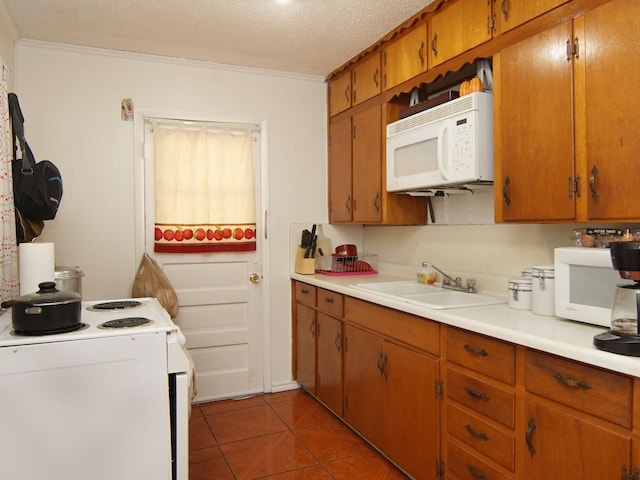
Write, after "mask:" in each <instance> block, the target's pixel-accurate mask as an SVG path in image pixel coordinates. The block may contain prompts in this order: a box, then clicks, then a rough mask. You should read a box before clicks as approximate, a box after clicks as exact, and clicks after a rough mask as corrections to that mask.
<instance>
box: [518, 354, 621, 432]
mask: <svg viewBox="0 0 640 480" xmlns="http://www.w3.org/2000/svg"><path fill="white" fill-rule="evenodd" d="M525 355H526V356H525V377H524V378H525V388H526V389H527V391H529V392H531V393H535V394H537V395H540V396H542V397H545V398H548V399H551V400H554V401H556V402H558V403H562V404H564V405H567V406H569V407H573V408H575V409H578V410H580V411H583V412H585V413H589V414H591V415H593V416H595V417H599V418H602V419H604V420H608V421H610V422H613V423H617V424H618V425H621V426H623V427H627V428H630V427H631V414H632V409H633V406H632V384H633V382H632V379H631V378H630V377H627V376H625V375H622V374H618V373H614V372H610V371H607V370H602V369H600V368H597V367H591V366H588V365H584V364H582V363H578V362H574V361H571V360H566V359H563V358H560V357H556V356H554V355H549V354H546V353H541V352H538V351H535V350H527V351H526V354H525Z"/></svg>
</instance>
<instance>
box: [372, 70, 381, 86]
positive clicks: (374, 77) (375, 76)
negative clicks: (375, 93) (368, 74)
mask: <svg viewBox="0 0 640 480" xmlns="http://www.w3.org/2000/svg"><path fill="white" fill-rule="evenodd" d="M379 75H380V71H379V70H378V69H377V68H376V71H375V72H373V83H375V85H376V88H377V87H379V86H380V85H379V83H378V76H379Z"/></svg>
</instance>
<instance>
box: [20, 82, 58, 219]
mask: <svg viewBox="0 0 640 480" xmlns="http://www.w3.org/2000/svg"><path fill="white" fill-rule="evenodd" d="M9 115H10V116H11V125H12V129H13V162H12V172H13V200H14V205H15V207H16V209H17V210H19V212H20V214H21V215H22V217H24V218H27V219H29V220H33V221H36V222H37V221H42V220H53V219H54V218H55V216H56V213H58V208H59V207H60V201H61V200H62V176H61V175H60V170H58V167H56V166H55V165H54V164H53V163H51V162H50V161H49V160H42V161H40V162H36V160H35V157H34V156H33V152H32V151H31V148H30V147H29V144H28V143H27V140H26V139H25V136H24V116H23V115H22V111H21V110H20V104H19V102H18V96H17V95H16V94H15V93H10V94H9ZM18 144H19V145H20V153H21V154H22V158H20V159H19V158H18V156H17V154H18Z"/></svg>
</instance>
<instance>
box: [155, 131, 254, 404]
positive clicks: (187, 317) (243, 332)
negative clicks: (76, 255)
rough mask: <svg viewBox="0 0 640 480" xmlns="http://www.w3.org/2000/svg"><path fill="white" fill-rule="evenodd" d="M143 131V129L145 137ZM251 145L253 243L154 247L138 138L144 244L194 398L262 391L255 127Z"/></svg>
mask: <svg viewBox="0 0 640 480" xmlns="http://www.w3.org/2000/svg"><path fill="white" fill-rule="evenodd" d="M147 135H148V133H147V132H146V131H145V137H147ZM255 136H256V141H255V142H254V146H253V152H254V154H253V158H254V176H255V178H254V182H255V185H256V195H255V198H256V232H257V238H256V240H257V242H256V243H257V249H256V251H253V252H232V253H220V252H216V253H190V254H179V253H171V254H167V253H154V251H153V240H154V235H153V228H154V197H153V174H152V172H153V163H152V162H153V152H152V143H153V142H152V141H151V140H150V139H149V138H145V145H144V151H145V154H144V157H145V166H144V172H145V173H144V185H145V189H144V212H145V215H144V223H145V251H146V252H147V253H148V254H149V255H151V256H152V257H153V258H154V259H155V260H156V261H157V262H158V264H159V265H160V266H161V267H162V269H163V271H164V272H165V274H166V275H167V277H168V278H169V281H170V282H171V284H172V285H173V287H174V289H175V290H176V293H177V295H178V302H179V312H178V316H177V318H175V319H174V321H175V322H176V324H177V325H178V326H179V327H180V329H181V330H182V332H183V333H184V335H185V337H186V347H187V349H188V350H189V353H190V354H191V356H192V357H193V361H194V365H195V388H196V392H197V395H196V398H195V401H196V402H203V401H209V400H216V399H222V398H231V397H238V396H244V395H248V394H252V393H259V392H263V391H264V376H265V373H264V364H265V362H264V361H263V359H264V357H265V352H264V340H263V339H264V326H263V320H264V319H263V313H262V251H261V250H262V248H261V247H262V245H264V244H265V243H263V242H262V241H261V240H263V239H264V235H263V232H264V228H265V227H264V224H263V223H262V219H263V218H264V215H263V214H262V213H261V212H262V206H261V188H260V187H261V175H260V170H261V161H260V151H261V146H260V134H259V133H256V134H255Z"/></svg>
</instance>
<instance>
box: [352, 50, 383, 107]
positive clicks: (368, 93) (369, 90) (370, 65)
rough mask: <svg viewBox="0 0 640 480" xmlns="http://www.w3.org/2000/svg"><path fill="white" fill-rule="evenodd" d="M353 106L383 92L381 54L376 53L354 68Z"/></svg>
mask: <svg viewBox="0 0 640 480" xmlns="http://www.w3.org/2000/svg"><path fill="white" fill-rule="evenodd" d="M351 84H352V88H353V100H352V104H353V105H358V104H359V103H362V102H364V101H365V100H369V99H370V98H373V97H375V96H376V95H378V94H379V93H380V91H381V85H382V72H381V71H380V53H374V54H372V55H371V56H369V57H367V58H366V59H365V60H364V61H362V62H361V63H359V64H357V65H356V66H354V67H353V73H352V75H351Z"/></svg>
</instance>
